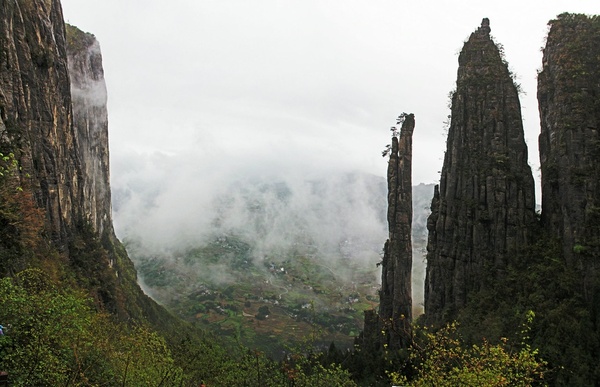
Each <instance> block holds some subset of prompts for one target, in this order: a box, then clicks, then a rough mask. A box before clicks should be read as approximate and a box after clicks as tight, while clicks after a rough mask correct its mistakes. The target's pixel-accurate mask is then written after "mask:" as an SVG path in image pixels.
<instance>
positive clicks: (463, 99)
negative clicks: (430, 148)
mask: <svg viewBox="0 0 600 387" xmlns="http://www.w3.org/2000/svg"><path fill="white" fill-rule="evenodd" d="M534 192H535V191H534V183H533V177H532V174H531V169H530V167H529V165H528V163H527V146H526V144H525V141H524V135H523V125H522V119H521V107H520V103H519V97H518V91H517V88H516V86H515V84H514V83H513V80H512V77H511V74H510V72H509V71H508V68H507V64H506V62H505V61H504V60H503V58H502V55H501V53H500V51H499V49H498V47H497V46H496V44H495V43H494V42H493V41H492V39H491V38H490V26H489V21H488V20H487V19H484V20H483V22H482V24H481V27H479V28H478V29H477V30H476V31H475V32H474V33H472V34H471V36H470V38H469V40H468V41H467V42H466V43H465V45H464V47H463V49H462V51H461V53H460V56H459V68H458V77H457V82H456V91H455V92H454V94H453V96H452V116H451V123H450V127H449V130H448V141H447V150H446V154H445V158H444V164H443V167H442V172H441V177H440V185H439V189H436V193H435V197H434V199H433V202H432V208H431V209H432V214H431V216H430V218H429V221H428V228H429V231H430V234H429V241H428V248H427V250H428V253H427V273H426V284H425V314H426V321H427V322H429V323H433V324H438V323H442V322H445V321H448V320H449V319H452V318H454V317H456V312H457V311H458V310H460V309H461V308H462V307H464V306H465V304H466V302H467V297H468V296H469V294H470V293H471V292H474V291H477V290H480V289H482V288H484V287H486V286H491V285H492V284H493V282H494V279H495V278H497V277H498V276H501V275H502V273H503V272H504V270H505V268H506V267H507V266H508V265H509V264H510V262H511V259H515V258H514V257H517V255H518V253H519V251H521V249H523V248H524V246H526V245H527V244H528V242H529V240H530V238H531V236H530V230H531V229H532V227H533V225H534V224H535V222H536V218H535V198H534Z"/></svg>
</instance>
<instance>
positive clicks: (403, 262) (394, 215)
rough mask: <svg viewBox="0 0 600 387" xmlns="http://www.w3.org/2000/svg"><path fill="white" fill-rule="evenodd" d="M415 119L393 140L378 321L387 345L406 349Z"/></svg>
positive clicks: (407, 119) (408, 118)
mask: <svg viewBox="0 0 600 387" xmlns="http://www.w3.org/2000/svg"><path fill="white" fill-rule="evenodd" d="M414 128H415V117H414V115H412V114H409V115H407V116H405V117H404V122H403V123H402V128H401V130H400V136H399V137H393V138H392V148H391V152H390V159H389V163H388V171H387V181H388V213H387V219H388V228H389V239H388V240H387V242H386V243H385V247H384V256H383V261H382V273H381V292H380V304H379V318H380V319H381V322H382V323H383V326H384V328H385V329H386V332H387V337H386V340H387V344H388V345H389V347H390V348H392V349H396V348H399V347H406V346H407V345H408V343H409V342H410V341H409V338H410V324H411V321H412V290H411V286H412V285H411V271H412V242H411V236H412V213H413V210H412V136H413V131H414Z"/></svg>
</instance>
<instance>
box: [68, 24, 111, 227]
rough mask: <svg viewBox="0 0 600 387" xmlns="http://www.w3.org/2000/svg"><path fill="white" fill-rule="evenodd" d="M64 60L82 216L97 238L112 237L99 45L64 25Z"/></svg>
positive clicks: (104, 95) (91, 38)
mask: <svg viewBox="0 0 600 387" xmlns="http://www.w3.org/2000/svg"><path fill="white" fill-rule="evenodd" d="M66 27H67V59H68V65H69V78H70V80H71V98H72V102H73V126H74V129H75V134H76V140H77V145H78V150H79V156H80V161H81V168H82V180H81V182H80V188H81V191H82V192H81V194H82V195H83V197H84V198H85V200H84V202H83V203H82V205H83V207H82V208H81V210H82V212H83V216H84V218H85V219H87V221H89V222H90V224H91V225H92V227H93V229H94V230H95V231H96V232H98V233H99V234H101V235H102V234H104V233H105V232H106V233H109V234H112V233H113V230H112V206H111V195H110V186H109V182H110V176H109V170H110V169H109V152H108V113H107V108H106V102H107V94H106V83H105V81H104V70H103V68H102V54H101V52H100V45H99V44H98V41H97V40H96V39H95V37H94V36H93V35H91V34H89V33H85V32H83V31H81V30H79V29H78V28H77V27H74V26H70V25H67V26H66Z"/></svg>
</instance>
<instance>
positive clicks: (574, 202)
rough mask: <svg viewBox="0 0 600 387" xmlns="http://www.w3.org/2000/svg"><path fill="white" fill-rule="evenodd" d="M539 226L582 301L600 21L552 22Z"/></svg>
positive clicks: (592, 217) (595, 224)
mask: <svg viewBox="0 0 600 387" xmlns="http://www.w3.org/2000/svg"><path fill="white" fill-rule="evenodd" d="M538 100H539V110H540V120H541V125H542V128H541V134H540V137H539V144H540V161H541V168H542V222H543V224H544V227H545V228H546V229H547V230H549V231H550V232H551V233H552V235H554V236H556V237H558V238H559V239H560V240H561V242H562V247H563V255H564V257H565V259H566V262H567V264H568V265H569V266H571V267H573V268H576V269H578V270H581V271H582V273H583V274H584V288H585V289H584V291H585V293H586V298H588V299H589V298H590V297H592V295H591V289H590V281H592V278H593V277H594V275H595V274H594V273H596V271H597V269H598V268H599V265H600V263H599V262H598V261H597V259H598V257H600V19H599V18H598V17H587V16H584V15H573V14H563V15H560V16H559V17H558V18H557V19H556V20H553V21H551V22H550V31H549V33H548V39H547V43H546V47H545V49H544V56H543V70H542V72H541V73H540V74H539V76H538Z"/></svg>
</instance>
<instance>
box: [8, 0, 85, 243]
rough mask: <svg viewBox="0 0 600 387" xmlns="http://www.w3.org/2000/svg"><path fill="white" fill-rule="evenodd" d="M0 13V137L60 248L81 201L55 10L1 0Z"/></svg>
mask: <svg viewBox="0 0 600 387" xmlns="http://www.w3.org/2000/svg"><path fill="white" fill-rule="evenodd" d="M0 15H1V16H0V118H1V121H2V123H1V124H0V139H2V142H3V144H4V146H5V147H8V148H10V150H11V151H14V152H15V153H16V154H17V156H18V158H19V161H20V164H21V166H22V168H23V170H22V172H23V173H22V176H23V178H26V179H27V180H29V184H30V185H31V187H32V190H33V192H34V194H35V196H36V201H37V202H38V204H39V205H40V207H42V208H44V209H45V210H46V213H47V220H48V223H49V230H50V231H51V233H52V235H53V239H54V240H55V241H56V242H57V246H58V247H59V248H62V247H64V246H65V245H66V242H67V234H68V233H67V229H68V228H69V227H70V226H71V225H72V223H73V221H74V219H76V218H77V217H78V215H79V208H80V207H79V204H80V203H81V202H82V200H83V199H82V197H81V194H80V190H79V183H80V178H81V170H80V168H79V166H80V164H79V159H78V157H79V156H78V153H77V150H76V136H75V134H74V132H73V126H72V121H71V120H72V114H71V93H70V91H69V78H68V70H67V60H66V44H65V27H64V22H63V17H62V9H61V6H60V3H59V1H58V0H49V1H41V0H38V1H35V0H31V1H3V2H2V3H0Z"/></svg>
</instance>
